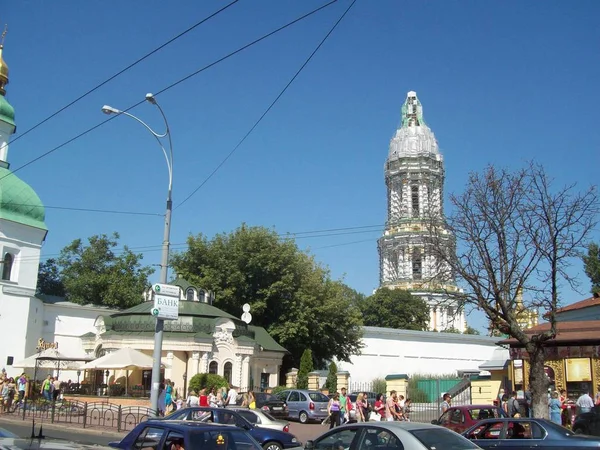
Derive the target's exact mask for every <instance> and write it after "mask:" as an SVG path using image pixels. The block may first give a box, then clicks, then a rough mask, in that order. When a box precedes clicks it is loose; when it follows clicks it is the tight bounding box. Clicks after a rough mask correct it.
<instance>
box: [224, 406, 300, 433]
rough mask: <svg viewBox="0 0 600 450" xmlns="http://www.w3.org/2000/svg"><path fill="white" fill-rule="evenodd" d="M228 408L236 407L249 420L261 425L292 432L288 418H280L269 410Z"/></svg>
mask: <svg viewBox="0 0 600 450" xmlns="http://www.w3.org/2000/svg"><path fill="white" fill-rule="evenodd" d="M227 409H235V410H236V411H237V412H238V414H239V415H240V416H242V417H243V418H244V419H246V420H247V421H248V422H250V423H252V424H254V425H258V426H259V427H263V428H270V429H272V430H279V431H285V432H286V433H289V432H290V423H289V422H288V421H287V420H278V419H276V418H275V417H273V416H272V415H271V414H269V413H268V412H266V411H263V410H261V409H249V408H244V407H239V408H231V407H230V408H227Z"/></svg>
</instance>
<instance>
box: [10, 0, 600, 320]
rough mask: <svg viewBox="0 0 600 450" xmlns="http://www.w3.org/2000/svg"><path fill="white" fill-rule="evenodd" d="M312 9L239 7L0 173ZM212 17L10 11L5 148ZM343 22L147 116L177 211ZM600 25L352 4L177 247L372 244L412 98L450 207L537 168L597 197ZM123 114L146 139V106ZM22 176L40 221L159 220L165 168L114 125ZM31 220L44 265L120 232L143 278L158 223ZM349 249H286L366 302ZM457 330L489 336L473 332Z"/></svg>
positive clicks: (171, 94) (27, 145) (550, 17)
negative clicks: (230, 242)
mask: <svg viewBox="0 0 600 450" xmlns="http://www.w3.org/2000/svg"><path fill="white" fill-rule="evenodd" d="M324 3H325V1H323V0H322V1H315V0H304V1H291V0H277V1H275V0H273V1H267V0H264V1H262V0H253V1H250V0H241V1H239V2H238V3H237V4H236V5H234V6H233V7H231V8H229V9H228V10H227V11H226V12H224V13H222V14H220V15H219V16H218V17H216V18H214V19H212V20H211V21H209V22H207V23H206V24H204V25H202V26H200V27H199V28H197V29H195V30H194V31H192V32H190V33H189V34H187V35H186V36H184V37H182V38H181V39H179V40H177V41H176V42H174V43H173V44H171V45H169V46H168V47H166V48H164V49H163V50H161V51H159V52H158V53H156V54H154V55H153V56H152V57H150V58H148V59H147V60H145V61H144V62H142V63H141V64H139V65H138V66H136V67H135V68H133V69H131V70H129V71H127V72H126V73H125V74H123V75H122V76H120V77H118V78H117V79H115V80H113V81H112V82H110V83H109V84H107V85H106V86H104V87H103V88H101V89H99V90H98V91H96V92H94V93H93V94H91V95H89V96H88V97H86V98H85V99H84V100H82V101H81V102H79V103H77V104H76V105H74V106H73V107H70V108H68V109H67V110H66V111H64V112H63V113H61V114H60V115H59V116H57V117H56V118H54V119H53V120H51V121H49V122H47V123H46V124H44V125H42V126H40V127H39V128H38V129H36V130H35V131H33V132H31V133H29V134H28V135H26V136H24V137H23V138H22V139H19V140H17V141H16V142H14V143H13V144H12V145H11V146H10V149H9V161H10V163H11V168H13V169H15V168H17V167H20V166H21V165H23V164H25V163H27V162H29V161H30V160H32V159H33V158H36V157H37V156H39V155H41V154H42V153H44V152H46V151H48V150H50V149H52V148H54V147H55V146H57V145H59V144H62V143H63V142H65V141H66V140H68V139H70V138H71V137H73V136H75V135H77V134H79V133H80V132H82V131H84V130H85V129H87V128H89V127H91V126H93V125H96V124H97V123H99V122H100V121H102V120H104V119H105V117H106V116H104V115H103V114H102V113H101V112H100V108H101V107H102V105H104V104H110V105H112V106H114V107H117V108H121V109H124V108H127V107H129V106H130V105H132V104H134V103H136V102H137V101H139V100H142V99H143V98H144V95H145V94H146V93H147V92H157V91H159V90H161V89H162V88H164V87H165V86H167V85H169V84H171V83H172V82H174V81H176V80H178V79H180V78H182V77H184V76H185V75H187V74H189V73H191V72H193V71H195V70H197V69H199V68H200V67H202V66H204V65H206V64H208V63H210V62H212V61H214V60H216V59H218V58H219V57H221V56H223V55H225V54H227V53H229V52H230V51H232V50H235V49H237V48H238V47H241V46H242V45H244V44H246V43H248V42H250V41H252V40H253V39H256V38H257V37H260V36H261V35H263V34H265V33H266V32H268V31H271V30H272V29H275V28H277V27H278V26H280V25H282V24H284V23H286V22H288V21H291V20H292V19H294V18H296V17H297V16H300V15H301V14H303V13H305V12H308V11H310V10H311V9H313V8H315V7H317V6H319V5H321V4H324ZM224 4H225V2H224V1H213V0H204V1H202V2H197V1H191V0H189V1H179V2H169V4H168V5H169V6H168V7H165V5H166V3H165V2H159V1H157V0H147V1H140V0H138V1H128V2H110V7H107V5H109V4H108V3H107V2H100V1H86V2H81V1H76V0H63V1H61V2H50V1H33V0H21V1H18V2H11V4H10V6H9V7H6V8H4V11H3V13H4V14H3V15H2V17H0V20H1V21H2V22H3V23H4V22H5V23H8V24H9V33H8V35H7V38H6V42H5V50H4V58H5V60H6V62H7V63H8V65H9V67H10V84H9V85H8V87H7V91H8V94H7V98H8V100H9V101H10V102H11V104H12V105H13V106H14V107H15V109H16V112H17V117H16V120H17V124H18V131H19V132H20V133H23V132H25V131H26V130H27V129H29V128H30V127H31V126H33V125H35V124H36V123H38V122H39V121H40V120H42V119H44V118H45V117H47V116H48V115H49V114H51V113H53V112H54V111H56V110H57V109H58V108H60V107H62V106H64V105H65V104H67V103H69V102H70V101H71V100H73V99H75V98H76V97H78V96H79V95H81V94H82V93H84V92H85V91H87V90H88V89H90V88H91V87H93V86H95V85H97V84H98V83H100V82H102V81H104V80H105V79H106V78H108V77H109V76H111V75H112V74H114V73H115V72H117V71H119V70H120V69H122V68H123V67H125V66H127V65H128V64H130V63H131V62H133V61H134V60H136V59H137V58H139V57H140V56H142V55H144V54H145V53H147V52H148V51H150V50H152V49H153V48H155V47H157V46H159V45H160V44H162V43H163V42H165V41H167V40H168V39H169V38H171V37H173V36H175V35H176V34H178V33H180V32H181V31H183V30H184V29H186V28H188V27H189V26H191V25H192V24H194V23H196V22H197V21H198V20H200V19H201V18H203V17H205V16H207V15H208V14H210V13H211V12H213V11H215V10H217V9H219V8H220V7H221V6H223V5H224ZM348 4H349V1H348V0H339V1H338V2H337V3H335V4H334V5H332V6H330V7H328V8H326V9H325V10H323V11H321V12H320V13H318V14H317V15H315V16H313V17H311V18H309V19H306V20H304V21H302V22H300V23H298V24H296V25H295V26H293V27H292V28H289V29H287V30H285V31H283V32H281V33H279V34H277V35H275V36H273V37H271V38H270V39H268V40H266V41H263V42H262V43H260V44H258V45H256V46H254V47H252V48H250V49H248V50H246V51H244V52H242V53H241V54H239V55H236V56H234V57H232V58H230V59H229V60H227V61H225V62H223V63H221V64H218V65H216V66H215V67H213V68H211V69H209V70H207V71H205V72H203V73H202V74H200V75H198V76H195V77H193V78H191V79H190V80H188V81H186V82H184V83H182V84H180V85H179V86H177V87H175V88H173V89H171V90H169V91H167V92H165V93H164V94H162V95H160V96H159V97H158V100H159V102H160V103H161V105H162V107H163V108H164V110H165V112H166V114H167V115H168V118H169V121H170V124H171V128H172V133H173V140H174V147H175V158H176V160H175V182H174V202H175V204H178V203H179V202H180V201H181V200H182V199H183V198H185V197H186V196H187V195H188V194H189V193H190V192H191V191H192V190H193V189H194V188H196V187H197V186H198V185H199V184H200V183H201V182H202V180H203V179H205V177H206V176H208V175H209V174H210V172H211V171H212V170H213V169H214V168H215V166H216V165H217V164H219V162H220V161H221V160H222V159H223V158H224V157H225V156H226V155H227V153H229V152H230V151H231V149H232V148H233V147H234V146H235V144H236V143H237V142H238V141H239V140H240V139H241V138H242V136H243V135H244V134H245V133H246V132H247V131H248V129H249V128H250V127H251V126H252V124H253V123H254V122H255V120H256V119H257V118H258V117H259V116H260V115H261V114H262V112H263V111H264V109H265V108H266V107H267V106H268V105H269V104H270V103H271V101H272V100H273V99H274V98H275V96H276V95H277V94H278V93H279V91H280V90H281V89H282V88H283V86H285V84H286V83H287V82H288V80H289V79H290V78H291V76H292V75H293V74H294V72H295V71H296V70H297V69H298V68H299V67H300V65H301V64H302V62H303V61H304V59H305V58H306V57H307V56H308V55H309V54H310V53H311V52H312V51H313V49H314V47H315V46H316V45H317V44H318V42H319V41H320V40H321V39H322V38H323V36H324V35H325V34H326V33H327V31H328V30H329V28H330V27H331V25H332V24H333V23H334V22H335V21H336V20H337V18H338V17H339V16H340V14H341V13H342V11H343V10H344V9H345V8H346V7H347V5H348ZM599 15H600V2H597V1H595V0H580V1H577V2H572V3H569V2H564V1H553V0H548V1H544V2H541V1H534V2H521V1H516V0H514V1H503V2H481V1H474V0H473V1H468V0H463V1H460V2H446V1H420V2H399V1H396V0H378V1H367V0H358V2H357V3H356V5H355V7H354V8H353V9H352V10H351V12H350V13H349V15H348V16H347V17H346V18H345V19H344V21H343V22H342V23H341V25H340V26H339V27H338V28H337V29H336V31H335V32H334V33H333V35H332V36H331V37H330V38H329V40H328V41H327V42H326V43H325V45H324V46H323V47H322V48H321V50H320V51H319V52H318V53H317V55H316V56H315V58H314V59H313V60H312V61H311V63H310V64H309V65H308V66H307V68H306V69H305V70H304V71H303V72H302V73H301V75H300V76H299V77H298V79H297V80H296V81H295V83H294V84H293V85H292V86H291V88H290V89H289V90H288V92H286V94H285V95H284V96H283V97H282V99H281V100H280V101H279V102H278V103H277V105H276V106H275V107H274V109H273V110H272V111H271V112H270V114H269V115H268V116H267V117H266V118H265V119H264V121H263V122H262V123H261V124H260V125H259V126H258V128H257V129H256V130H255V131H254V132H253V133H252V135H251V136H250V137H249V138H248V139H247V141H246V142H245V143H244V144H243V145H242V146H241V147H240V149H239V150H238V151H237V152H236V153H235V154H234V156H233V157H232V158H231V159H230V160H229V161H228V162H227V163H226V164H225V165H224V166H223V168H222V169H221V170H220V171H219V172H218V173H217V174H216V175H215V176H214V177H213V178H212V179H211V180H210V181H209V182H208V183H207V184H206V185H205V186H204V187H203V188H202V189H201V190H199V191H198V193H197V194H196V195H195V196H194V197H192V199H191V200H190V201H188V202H187V203H185V204H184V205H183V206H182V207H181V208H178V209H177V210H176V211H175V213H174V217H173V230H172V239H171V240H172V242H173V243H174V244H183V243H185V240H186V237H187V236H188V235H189V234H190V233H192V234H196V233H198V232H202V233H205V234H207V235H209V236H212V235H213V234H215V233H218V232H223V231H231V230H233V229H235V228H236V227H237V226H239V225H240V224H241V223H242V222H246V223H247V224H250V225H264V226H268V227H271V226H272V227H275V228H276V230H277V231H278V232H281V233H285V232H304V231H312V230H325V229H333V228H343V227H358V226H366V225H375V226H376V225H383V223H384V221H385V211H386V198H385V184H384V179H383V164H384V162H385V158H386V155H387V151H388V144H389V140H390V138H391V137H392V135H393V133H394V130H395V129H396V127H397V126H398V124H399V120H400V107H401V105H402V103H403V101H404V99H405V96H406V92H407V91H409V90H415V91H417V94H418V95H419V98H420V100H421V102H422V103H423V107H424V115H425V120H426V121H427V123H428V124H429V125H430V127H431V128H432V129H433V131H434V132H435V134H436V136H437V138H438V141H439V144H440V148H441V151H442V152H443V154H444V157H445V161H446V173H447V178H446V192H447V193H449V192H460V191H461V190H462V188H463V187H464V184H465V181H466V179H467V175H468V173H469V172H470V171H480V170H482V169H483V168H484V167H485V166H486V165H487V164H497V165H501V166H506V167H509V168H512V167H514V168H516V167H519V166H520V165H522V164H523V163H524V162H525V161H526V160H529V159H532V158H534V159H536V160H537V161H539V162H541V163H543V164H544V165H545V167H546V169H547V171H548V172H549V173H550V174H551V175H553V176H555V177H556V178H557V181H558V182H559V183H561V184H563V183H572V182H578V183H580V186H581V188H582V189H583V188H585V187H587V186H589V184H590V183H594V182H597V179H598V170H599V163H600V151H599V147H600V132H599V129H600V128H599V127H598V124H597V122H598V104H599V103H600V89H599V85H598V80H599V79H600V62H599V60H598V57H597V55H598V51H597V50H598V49H597V44H598V42H599V41H600V28H599V27H598V26H597V18H598V17H599ZM131 112H132V113H134V114H136V115H138V116H139V117H141V118H142V119H144V120H146V121H147V122H149V123H150V124H151V125H152V126H155V127H156V128H157V129H160V128H161V120H160V116H159V115H158V113H157V112H156V111H155V110H154V109H153V107H152V106H151V105H148V104H143V105H141V106H139V107H137V108H135V109H134V110H132V111H131ZM18 136H19V134H17V136H16V137H18ZM18 173H19V176H20V177H21V178H23V179H24V180H26V181H27V182H28V183H30V184H31V185H32V186H33V187H34V188H35V189H36V191H37V192H38V194H39V195H40V197H41V199H42V201H43V202H44V203H45V204H46V205H48V206H64V207H75V208H97V209H111V210H129V211H142V212H152V213H162V212H163V210H164V200H165V195H166V185H167V177H166V169H165V165H164V161H163V159H162V156H161V154H160V149H159V148H158V146H157V145H156V143H155V142H154V141H153V139H152V137H151V136H150V135H149V133H147V132H146V131H145V130H144V129H143V128H142V127H141V126H139V125H136V124H135V123H133V121H131V120H128V119H127V118H125V117H120V118H117V120H113V121H111V122H110V123H108V124H106V125H104V126H102V127H100V128H98V129H97V130H95V131H93V132H91V133H89V134H87V135H86V136H84V137H82V138H80V139H77V140H75V141H74V142H72V143H71V144H69V145H67V146H65V147H63V148H61V149H60V150H57V151H56V152H54V153H52V154H51V155H50V156H48V157H46V158H43V159H41V160H40V161H38V162H36V163H35V164H31V165H30V166H28V167H27V168H24V169H23V170H21V171H19V172H18ZM46 217H47V224H48V226H49V228H50V232H49V235H48V238H47V241H46V243H45V244H44V248H43V255H44V257H50V256H52V255H55V254H57V253H58V252H59V251H60V249H61V248H62V247H64V246H65V245H66V244H68V243H69V242H70V241H71V240H73V239H75V238H78V237H83V238H85V237H88V236H90V235H93V234H98V233H111V232H112V231H118V232H119V233H120V234H121V238H122V239H121V242H122V244H126V245H129V246H130V247H133V248H134V249H137V248H140V250H141V248H142V247H148V246H151V247H152V248H150V249H147V250H148V251H145V252H144V253H145V259H144V261H145V262H146V263H148V264H157V263H158V262H159V258H160V250H159V247H158V246H159V245H160V243H161V240H162V227H163V222H162V218H161V217H158V216H156V217H152V216H125V215H109V214H97V213H89V212H87V213H86V212H74V211H64V210H56V209H48V210H47V213H46ZM358 231H361V232H360V233H355V234H344V235H337V236H324V237H320V238H303V239H300V240H298V243H299V244H300V245H301V247H302V248H310V249H311V251H312V252H313V253H314V255H315V256H316V258H317V260H319V261H320V262H322V263H323V264H326V265H328V266H329V267H330V268H331V271H332V274H333V275H334V276H335V277H344V279H345V281H346V283H348V284H349V285H350V286H352V287H353V288H355V289H357V290H359V291H362V292H364V293H370V292H371V291H372V290H373V289H374V288H375V287H377V284H378V271H379V268H378V256H377V247H376V239H377V238H378V237H379V235H380V233H381V232H380V230H379V229H377V228H372V229H370V231H368V232H363V231H364V230H358ZM595 238H596V239H598V233H596V235H595ZM357 241H360V242H357ZM175 248H179V249H182V248H183V245H179V246H177V245H175ZM574 263H575V265H574V268H573V270H574V271H575V272H581V278H580V279H581V281H582V292H583V293H582V294H579V293H576V292H573V291H570V290H567V289H565V290H564V291H563V302H564V303H570V302H573V301H576V300H579V299H582V298H584V297H587V295H588V294H587V292H588V280H587V278H586V277H585V275H584V274H583V272H582V270H581V264H580V263H578V262H574ZM157 277H158V270H157V272H156V274H155V278H157ZM469 320H470V323H471V324H472V325H474V326H476V327H481V326H482V325H483V324H484V322H483V318H482V317H481V316H476V315H473V316H471V317H470V319H469Z"/></svg>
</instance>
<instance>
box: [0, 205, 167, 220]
mask: <svg viewBox="0 0 600 450" xmlns="http://www.w3.org/2000/svg"><path fill="white" fill-rule="evenodd" d="M3 206H28V207H30V208H45V209H60V210H66V211H85V212H94V213H107V214H125V215H131V216H161V217H162V216H164V214H161V213H151V212H142V211H117V210H113V209H93V208H72V207H70V206H48V205H33V204H28V203H12V202H9V203H3Z"/></svg>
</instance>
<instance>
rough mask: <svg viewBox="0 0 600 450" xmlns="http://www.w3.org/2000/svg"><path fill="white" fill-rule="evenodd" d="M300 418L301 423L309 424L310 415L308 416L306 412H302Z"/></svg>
mask: <svg viewBox="0 0 600 450" xmlns="http://www.w3.org/2000/svg"><path fill="white" fill-rule="evenodd" d="M298 418H299V419H300V423H307V422H308V414H306V411H300V415H299V416H298Z"/></svg>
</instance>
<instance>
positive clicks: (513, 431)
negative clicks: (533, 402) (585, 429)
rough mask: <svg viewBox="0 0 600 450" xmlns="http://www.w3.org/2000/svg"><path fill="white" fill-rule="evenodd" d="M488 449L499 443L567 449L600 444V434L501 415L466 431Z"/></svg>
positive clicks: (525, 449)
mask: <svg viewBox="0 0 600 450" xmlns="http://www.w3.org/2000/svg"><path fill="white" fill-rule="evenodd" d="M463 436H465V437H466V438H468V439H470V440H471V441H472V442H473V443H475V444H477V445H478V446H479V447H481V448H483V449H484V450H487V449H496V448H497V447H500V448H506V449H507V450H531V449H534V448H540V449H542V448H543V449H552V450H559V449H560V450H567V449H570V448H595V449H597V448H598V447H600V438H595V437H592V436H582V435H577V434H575V433H573V432H572V431H571V430H569V429H567V428H565V427H563V426H561V425H558V424H555V423H554V422H550V421H549V420H546V419H528V418H515V417H513V418H497V419H486V420H482V421H480V422H478V423H477V424H475V425H473V426H472V427H471V428H469V429H468V430H467V431H465V432H464V433H463Z"/></svg>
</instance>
